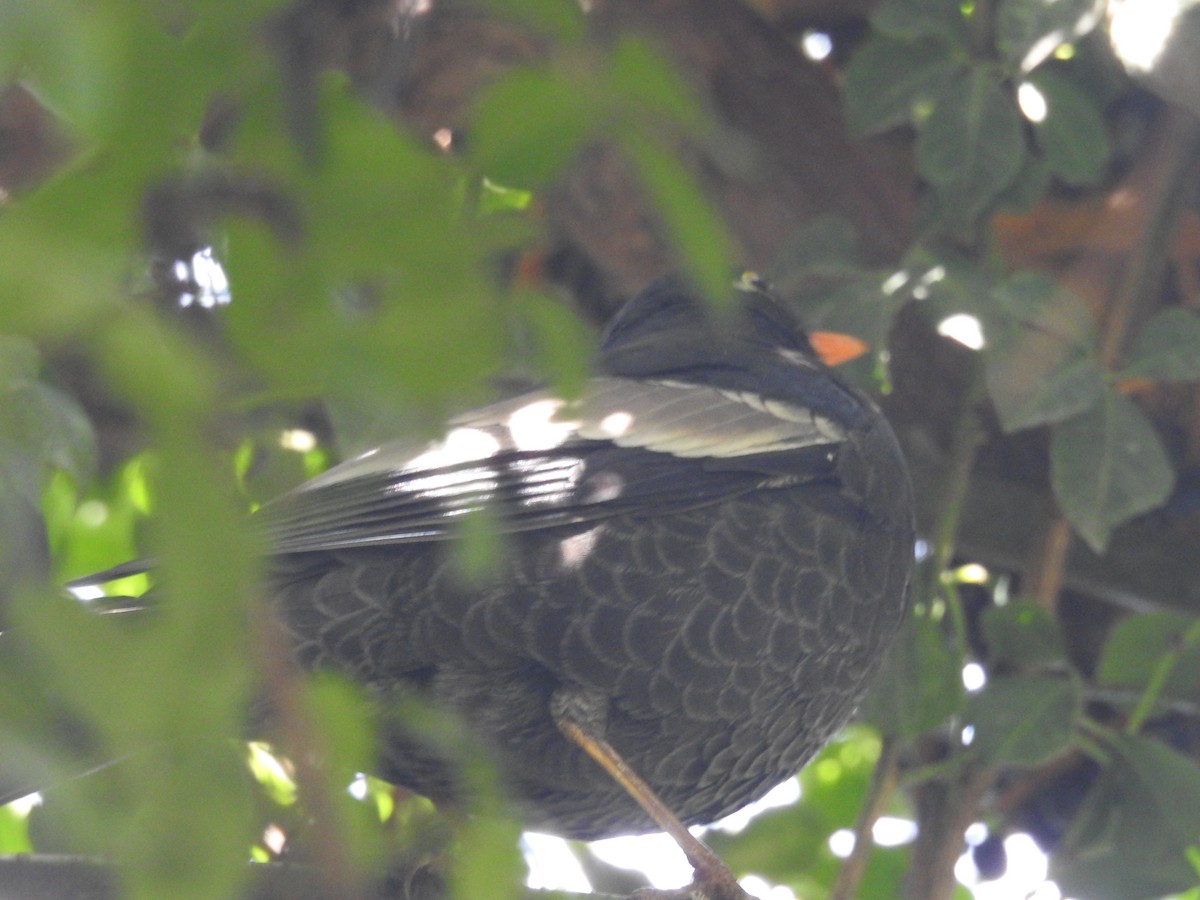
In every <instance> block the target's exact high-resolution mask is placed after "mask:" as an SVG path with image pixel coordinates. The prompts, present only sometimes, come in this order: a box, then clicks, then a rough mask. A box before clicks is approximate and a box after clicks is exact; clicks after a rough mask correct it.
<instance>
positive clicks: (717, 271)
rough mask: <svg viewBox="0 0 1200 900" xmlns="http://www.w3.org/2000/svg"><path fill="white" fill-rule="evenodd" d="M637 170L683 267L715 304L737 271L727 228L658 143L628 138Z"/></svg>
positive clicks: (686, 173) (682, 168)
mask: <svg viewBox="0 0 1200 900" xmlns="http://www.w3.org/2000/svg"><path fill="white" fill-rule="evenodd" d="M623 144H624V146H625V149H626V150H628V151H629V152H630V155H631V156H632V157H633V159H634V162H635V163H636V164H637V167H638V171H639V172H640V173H641V175H642V178H643V179H644V181H645V183H646V187H647V188H648V189H649V192H650V196H651V197H652V198H653V200H654V207H655V210H656V211H657V212H658V214H659V215H661V216H662V218H663V220H664V221H665V222H666V224H667V228H668V230H669V231H670V235H671V237H672V239H673V243H674V245H675V246H676V247H677V248H678V249H679V252H680V254H681V255H682V256H683V262H684V266H685V268H686V269H687V272H688V274H689V275H691V276H692V278H693V279H695V282H696V284H697V286H698V287H699V288H700V289H701V291H702V292H703V293H704V294H705V296H707V297H709V298H712V299H714V300H719V299H720V298H724V297H727V296H728V295H729V290H728V287H729V282H730V281H731V280H732V273H733V272H734V270H735V269H736V265H735V263H736V260H737V256H738V254H737V251H736V249H735V247H734V243H733V239H732V237H731V236H730V234H729V231H728V229H727V228H726V226H725V223H724V222H723V221H722V220H721V218H720V217H719V216H718V215H717V213H716V210H714V209H713V207H712V205H711V204H710V203H709V202H708V201H707V200H706V199H705V197H704V195H703V194H702V193H701V192H700V187H699V185H698V184H697V183H696V179H695V178H694V177H692V174H691V173H690V172H689V171H688V170H687V168H686V167H685V166H684V165H683V163H682V162H680V160H679V158H678V157H677V156H674V155H672V154H671V153H669V152H668V151H667V150H666V149H665V148H663V147H661V146H659V145H658V144H656V143H654V142H652V141H650V140H647V139H644V138H642V137H640V136H637V135H625V136H624V139H623Z"/></svg>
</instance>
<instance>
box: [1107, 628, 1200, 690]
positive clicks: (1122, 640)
mask: <svg viewBox="0 0 1200 900" xmlns="http://www.w3.org/2000/svg"><path fill="white" fill-rule="evenodd" d="M1194 622H1195V619H1194V618H1192V617H1191V616H1184V615H1179V614H1176V613H1139V614H1137V615H1132V616H1128V617H1127V618H1124V619H1122V620H1121V621H1120V622H1118V623H1117V624H1116V626H1114V627H1113V629H1112V631H1111V632H1110V633H1109V635H1108V640H1107V641H1105V644H1104V651H1103V653H1102V654H1101V656H1100V662H1099V664H1098V666H1097V667H1096V681H1097V682H1098V683H1099V684H1102V685H1110V686H1113V687H1133V688H1144V687H1146V686H1147V685H1148V684H1149V683H1150V681H1151V679H1152V678H1153V677H1154V676H1155V670H1156V669H1157V667H1158V664H1159V660H1160V659H1161V658H1162V657H1163V654H1165V653H1168V652H1174V651H1176V650H1179V649H1182V650H1183V651H1184V652H1183V653H1182V654H1181V655H1180V657H1179V659H1177V660H1176V661H1175V664H1174V666H1173V667H1172V669H1171V672H1170V674H1169V676H1168V677H1167V680H1166V682H1165V683H1164V684H1163V685H1162V691H1163V693H1165V694H1166V695H1168V696H1173V697H1184V698H1187V697H1195V696H1196V695H1197V692H1200V647H1197V646H1191V647H1181V641H1182V638H1183V635H1184V634H1185V633H1186V632H1187V630H1188V629H1189V628H1190V627H1192V625H1193V623H1194Z"/></svg>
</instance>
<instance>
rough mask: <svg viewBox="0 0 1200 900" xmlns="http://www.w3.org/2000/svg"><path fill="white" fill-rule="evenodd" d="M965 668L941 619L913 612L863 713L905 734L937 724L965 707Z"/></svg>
mask: <svg viewBox="0 0 1200 900" xmlns="http://www.w3.org/2000/svg"><path fill="white" fill-rule="evenodd" d="M962 667H963V660H962V657H961V656H960V654H959V653H957V652H956V651H955V650H954V648H953V646H952V645H951V643H950V641H948V640H947V639H946V638H945V636H944V635H943V634H942V630H941V628H940V626H939V625H938V623H937V622H935V621H933V620H932V619H931V618H930V617H929V616H927V615H923V614H921V613H919V612H914V614H913V615H911V616H909V618H908V621H907V622H906V623H905V624H904V626H903V627H902V628H901V629H900V634H899V635H898V636H897V638H896V643H895V644H894V645H892V650H891V652H890V654H889V655H888V658H887V660H886V661H885V662H884V664H883V668H882V670H881V671H880V673H879V676H878V677H877V678H876V681H875V686H874V688H872V689H871V691H870V693H868V694H867V696H866V698H865V699H864V700H863V703H862V715H863V718H864V719H866V721H868V722H870V723H871V724H872V725H874V726H875V727H876V728H878V729H879V730H880V731H881V732H883V733H884V734H886V735H893V736H895V737H899V738H901V739H907V738H913V737H916V736H917V735H919V734H923V733H925V732H926V731H930V730H931V729H933V728H936V727H937V726H938V725H940V724H941V723H942V722H944V721H945V720H946V719H947V718H949V717H950V716H952V715H954V714H955V713H957V712H959V711H960V710H961V709H962V708H963V684H962Z"/></svg>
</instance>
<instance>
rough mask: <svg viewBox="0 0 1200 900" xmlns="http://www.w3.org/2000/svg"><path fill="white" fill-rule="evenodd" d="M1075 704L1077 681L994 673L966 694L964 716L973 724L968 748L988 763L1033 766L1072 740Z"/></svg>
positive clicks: (1077, 700)
mask: <svg viewBox="0 0 1200 900" xmlns="http://www.w3.org/2000/svg"><path fill="white" fill-rule="evenodd" d="M1079 705H1080V692H1079V685H1078V684H1077V683H1076V682H1075V681H1074V679H1071V678H1064V677H1047V676H1037V675H1009V676H1002V677H999V678H993V679H991V680H990V681H988V683H987V685H986V686H985V687H984V688H983V690H981V691H979V692H977V693H974V694H970V695H969V696H968V697H967V713H966V717H967V721H968V722H969V723H971V724H972V725H974V726H975V735H974V738H973V740H972V741H971V751H972V752H974V753H978V754H979V755H980V756H982V757H983V758H984V759H985V760H987V761H988V762H989V763H996V764H1008V765H1023V766H1033V765H1037V764H1038V763H1039V762H1041V761H1042V760H1044V759H1046V758H1047V757H1050V756H1053V755H1054V754H1055V753H1058V752H1060V751H1061V750H1063V749H1064V748H1066V747H1067V746H1068V745H1069V744H1070V743H1071V736H1072V733H1073V730H1074V725H1075V718H1076V716H1077V715H1078V714H1079Z"/></svg>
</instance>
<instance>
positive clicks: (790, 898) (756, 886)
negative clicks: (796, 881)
mask: <svg viewBox="0 0 1200 900" xmlns="http://www.w3.org/2000/svg"><path fill="white" fill-rule="evenodd" d="M738 884H740V885H741V886H742V890H744V891H745V892H746V893H747V894H749V895H750V896H751V897H758V898H759V900H796V895H795V893H794V892H793V891H792V889H791V888H789V887H786V886H784V885H781V884H771V883H770V882H769V881H767V880H766V879H765V878H759V877H758V876H757V875H747V876H746V877H745V878H743V879H742V880H741V881H739V882H738Z"/></svg>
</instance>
